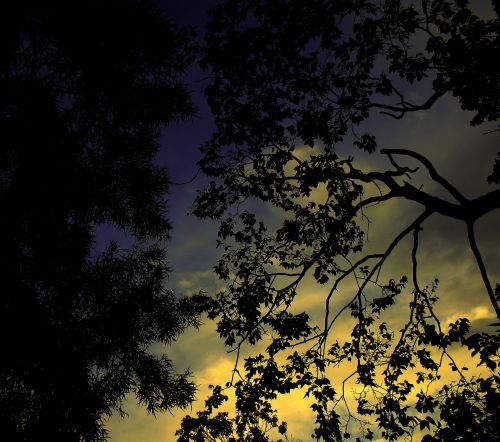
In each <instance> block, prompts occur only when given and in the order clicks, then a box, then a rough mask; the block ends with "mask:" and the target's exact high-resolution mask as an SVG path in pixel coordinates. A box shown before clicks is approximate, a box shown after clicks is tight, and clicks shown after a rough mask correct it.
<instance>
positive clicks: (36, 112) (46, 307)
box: [0, 0, 202, 441]
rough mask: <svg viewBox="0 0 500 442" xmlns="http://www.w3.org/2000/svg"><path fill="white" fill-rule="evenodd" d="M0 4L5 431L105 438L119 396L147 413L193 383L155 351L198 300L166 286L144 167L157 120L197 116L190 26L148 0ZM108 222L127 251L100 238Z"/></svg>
mask: <svg viewBox="0 0 500 442" xmlns="http://www.w3.org/2000/svg"><path fill="white" fill-rule="evenodd" d="M1 9H2V12H1V14H0V34H1V37H0V42H1V43H0V45H1V46H0V60H1V66H0V97H1V98H0V103H1V104H0V137H1V145H2V147H1V149H0V201H1V204H0V205H1V207H2V211H1V214H0V242H1V244H2V247H1V250H0V268H1V270H2V296H1V300H0V309H1V310H0V311H1V315H2V320H1V321H0V323H1V326H0V327H1V332H0V334H1V337H2V341H1V342H2V344H1V347H2V357H1V361H2V362H1V363H0V422H1V423H2V430H1V431H2V438H3V439H5V440H16V441H29V440H53V441H57V440H61V441H62V440H63V441H72V440H75V441H77V440H78V441H79V440H89V441H90V440H92V441H94V440H104V439H105V438H106V429H105V426H104V424H105V420H106V418H107V417H108V416H110V415H111V413H112V412H113V411H119V412H120V413H122V414H125V411H123V410H122V408H121V406H122V402H123V400H124V398H125V395H126V394H127V393H128V392H133V393H135V395H136V396H137V398H138V400H139V402H140V403H142V404H143V405H145V406H146V408H147V410H148V411H149V412H151V413H155V412H157V411H164V410H169V409H171V408H173V407H185V406H187V405H188V404H189V403H190V402H191V401H192V400H193V395H194V391H195V387H194V384H193V383H192V381H191V380H190V379H189V373H176V371H175V370H174V367H173V365H172V363H171V361H170V360H169V359H168V358H167V357H166V356H165V355H164V354H161V352H159V351H156V352H155V351H153V350H154V349H152V348H151V346H152V344H155V343H164V344H168V343H170V342H171V341H172V340H174V339H175V338H176V337H177V336H178V335H179V334H180V333H181V332H182V331H183V330H185V329H186V327H188V326H192V325H197V324H198V317H199V313H200V308H201V304H200V302H201V301H202V297H201V296H200V297H197V296H194V297H193V298H190V299H188V298H186V299H178V298H177V297H176V296H175V295H174V294H173V293H172V291H170V290H167V289H166V288H165V287H164V282H165V278H166V276H167V273H168V267H167V263H166V257H165V250H164V241H165V240H166V239H167V238H168V235H169V230H170V226H169V223H168V220H167V218H166V213H165V209H166V192H167V190H168V178H167V175H166V171H165V170H164V169H163V168H160V167H158V166H156V165H155V164H154V157H155V154H156V152H157V150H158V140H159V134H160V130H161V128H162V126H163V125H164V124H166V123H169V122H172V121H174V120H177V119H185V118H188V117H190V116H191V115H192V114H193V106H192V103H191V100H190V97H189V94H188V92H187V89H186V86H185V85H184V83H183V82H182V74H183V71H184V69H185V68H186V67H187V66H188V65H189V64H190V63H191V62H192V48H191V43H190V41H191V32H190V31H189V30H187V29H177V28H176V27H174V26H173V25H172V24H171V23H170V22H169V20H168V19H166V18H165V17H164V15H163V14H162V12H161V11H160V10H159V9H158V8H157V7H156V6H154V4H153V3H152V2H150V1H148V0H138V1H135V0H134V1H128V0H127V1H122V0H116V1H115V0H111V1H105V2H101V1H98V0H89V1H82V2H65V1H60V0H46V1H25V2H14V1H8V2H4V3H3V4H2V7H1ZM103 224H112V225H114V226H116V227H118V228H119V229H122V230H123V231H124V232H126V233H127V234H128V235H129V237H130V238H131V239H130V242H131V243H133V245H131V246H130V248H129V249H122V248H119V246H118V245H117V244H115V243H110V244H105V245H103V244H96V243H95V241H96V239H95V238H96V232H97V230H98V229H99V226H100V225H103ZM98 250H104V251H103V252H101V253H99V252H98Z"/></svg>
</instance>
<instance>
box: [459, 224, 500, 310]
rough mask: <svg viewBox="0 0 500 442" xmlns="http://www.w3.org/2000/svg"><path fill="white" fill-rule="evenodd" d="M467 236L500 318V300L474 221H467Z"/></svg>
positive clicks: (492, 303)
mask: <svg viewBox="0 0 500 442" xmlns="http://www.w3.org/2000/svg"><path fill="white" fill-rule="evenodd" d="M467 237H468V238H469V244H470V248H471V250H472V253H473V254H474V257H475V258H476V262H477V265H478V267H479V271H480V273H481V277H482V279H483V283H484V286H485V287H486V291H487V292H488V296H489V298H490V302H491V305H492V306H493V308H494V309H495V313H496V315H497V318H498V319H499V320H500V307H499V306H498V302H497V300H496V299H495V293H494V292H493V287H492V286H491V283H490V280H489V279H488V273H487V272H486V266H485V265H484V262H483V258H482V256H481V253H480V252H479V249H478V247H477V243H476V238H475V235H474V222H473V221H471V222H468V223H467Z"/></svg>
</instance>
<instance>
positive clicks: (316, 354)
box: [178, 0, 500, 441]
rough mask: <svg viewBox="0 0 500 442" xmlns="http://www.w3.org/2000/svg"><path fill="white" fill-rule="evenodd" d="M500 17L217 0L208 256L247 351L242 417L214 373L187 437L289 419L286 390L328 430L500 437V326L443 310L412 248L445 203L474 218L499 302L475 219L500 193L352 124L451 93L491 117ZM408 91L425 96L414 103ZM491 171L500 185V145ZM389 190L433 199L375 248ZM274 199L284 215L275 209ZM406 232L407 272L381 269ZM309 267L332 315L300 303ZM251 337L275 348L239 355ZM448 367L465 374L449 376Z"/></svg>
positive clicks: (381, 6)
mask: <svg viewBox="0 0 500 442" xmlns="http://www.w3.org/2000/svg"><path fill="white" fill-rule="evenodd" d="M499 30H500V20H499V19H498V15H496V14H495V12H494V11H493V8H492V9H491V11H490V18H480V17H479V16H478V15H477V14H476V13H475V10H474V5H471V4H469V2H467V1H464V0H457V1H451V0H422V1H416V2H404V1H399V0H386V1H382V2H379V1H369V0H360V1H342V0H338V1H333V0H331V1H330V0H308V1H303V0H275V1H267V0H243V1H240V0H227V1H223V2H222V3H221V4H220V5H219V6H217V7H216V8H215V9H214V11H213V15H212V19H211V21H210V23H209V25H208V30H207V33H206V36H205V55H204V60H203V63H204V64H203V66H204V67H205V68H206V69H207V70H208V71H210V73H211V76H212V77H211V78H212V80H211V83H210V85H209V86H208V87H207V89H206V94H207V98H208V100H209V103H210V105H211V107H212V110H213V112H214V115H215V121H216V126H217V129H216V132H215V134H214V136H213V137H212V139H211V140H210V141H209V142H208V143H207V144H206V145H205V146H204V147H203V153H204V157H203V159H202V160H201V162H200V166H201V169H202V170H203V171H204V172H205V173H206V174H207V175H208V176H211V177H213V181H212V182H211V183H210V185H209V186H208V188H207V189H206V190H205V191H204V192H202V193H201V194H200V195H199V197H198V198H197V200H196V203H195V212H196V213H197V214H198V215H199V216H200V217H212V218H216V219H219V220H220V229H219V246H220V247H221V248H222V249H223V252H224V253H223V256H222V258H221V259H220V261H219V262H218V264H217V266H216V268H215V271H216V273H217V274H218V276H219V277H220V278H221V279H222V280H224V281H226V282H227V288H226V290H224V291H223V292H221V293H220V294H219V295H218V297H217V299H216V302H215V303H214V306H213V308H212V311H211V316H212V317H213V318H214V319H216V321H217V324H218V332H219V333H220V335H221V337H222V338H223V339H224V340H225V343H226V344H227V345H228V346H230V347H232V348H233V349H234V351H235V354H236V355H237V356H236V364H235V370H234V373H233V376H232V380H231V381H230V382H229V383H228V385H227V386H226V387H224V388H227V389H233V390H234V393H235V396H236V415H235V416H234V418H233V419H230V418H229V417H228V415H227V413H226V412H224V413H218V412H217V408H219V407H220V404H222V403H223V402H224V400H225V398H226V397H227V392H226V391H225V389H221V388H220V387H217V386H216V387H214V396H213V398H212V401H209V402H208V403H207V404H208V405H207V409H206V410H205V411H203V412H199V413H198V415H197V416H196V417H187V418H186V419H185V420H184V422H183V426H182V428H181V429H180V430H179V432H178V435H179V440H180V441H188V440H202V439H203V438H207V439H209V438H210V437H212V438H215V439H218V440H219V439H220V440H225V439H224V438H226V439H227V440H235V439H236V440H268V439H269V438H270V437H271V436H270V434H271V433H269V430H270V429H273V428H274V429H275V430H277V431H278V433H281V434H285V433H286V424H285V423H281V424H280V421H279V418H278V416H279V415H278V413H277V411H276V410H275V409H274V405H273V400H274V399H275V398H276V397H277V396H279V395H283V394H287V393H289V392H291V391H292V390H296V389H299V390H301V391H302V392H304V393H305V395H306V396H307V397H309V398H310V399H311V401H312V405H311V408H312V409H313V411H314V412H315V415H316V422H315V425H314V433H313V437H314V438H316V439H318V440H325V441H333V440H344V439H346V440H348V439H350V438H357V439H356V440H372V439H373V438H374V437H380V436H381V437H383V438H385V439H387V440H397V439H401V438H411V437H412V435H417V434H419V432H420V434H424V435H425V436H424V439H425V440H498V432H497V431H496V428H498V426H499V422H498V413H497V412H496V411H495V410H498V405H499V403H500V402H499V399H500V392H499V385H498V383H499V379H500V378H499V377H498V357H499V343H500V341H499V336H498V332H497V331H496V330H495V329H496V328H498V324H496V327H495V328H492V327H489V329H488V330H483V331H480V332H474V333H471V332H470V322H469V320H468V319H467V318H459V319H457V320H456V321H454V322H453V323H451V324H444V323H443V324H442V323H441V319H440V318H439V317H438V315H437V314H436V308H435V307H436V305H437V304H436V303H438V296H437V293H438V292H437V281H434V282H433V283H429V284H428V286H424V285H421V283H420V282H419V272H418V269H419V266H418V265H419V258H418V251H419V235H420V232H421V230H422V229H423V226H424V225H425V222H426V221H427V220H428V219H429V218H432V217H433V216H435V214H440V215H444V216H445V217H448V218H449V219H453V220H459V221H460V222H463V224H464V225H465V227H466V229H467V235H468V241H469V244H470V249H471V251H472V253H473V254H474V257H475V259H476V262H477V266H478V274H479V275H480V277H481V279H482V281H483V282H484V287H485V292H486V293H485V295H484V296H485V299H486V300H488V302H489V304H490V305H491V308H492V310H493V311H494V314H495V315H496V316H497V318H499V319H500V308H499V306H498V302H499V296H500V292H499V286H498V285H497V286H496V289H495V288H494V285H493V284H492V283H491V282H490V280H489V278H488V272H487V269H486V266H485V264H484V261H483V259H482V256H481V253H480V251H479V249H478V247H477V244H476V239H475V233H474V223H475V222H476V221H477V220H478V219H480V218H481V217H482V216H484V215H485V214H487V213H491V212H492V211H494V210H498V208H499V207H500V190H498V189H497V188H495V189H493V190H491V191H490V192H488V193H485V194H484V195H481V196H479V197H478V198H475V199H469V198H466V197H465V196H464V195H463V194H462V193H461V192H460V191H459V190H458V189H457V188H456V187H455V186H454V185H453V184H451V183H450V182H449V181H447V180H446V179H445V178H444V177H443V176H442V175H441V174H440V173H439V172H438V171H437V170H436V169H435V168H434V166H433V164H432V163H431V161H429V159H427V158H426V157H425V156H424V155H422V153H420V152H417V151H412V150H408V149H403V148H402V149H385V150H384V149H381V150H380V151H379V148H378V146H377V138H376V137H375V135H374V133H372V132H370V131H367V132H366V133H358V132H359V131H360V127H361V126H364V127H365V128H366V127H369V126H367V125H366V124H364V123H366V122H369V118H370V117H371V116H373V115H374V114H375V113H377V114H378V113H382V114H385V115H386V117H387V118H388V119H395V120H401V119H404V118H406V117H407V116H408V114H411V113H414V112H417V111H419V112H424V111H426V110H428V109H430V108H431V107H432V106H434V105H435V103H436V102H437V101H438V100H439V99H440V98H441V97H443V96H445V95H453V96H454V97H456V100H457V102H458V104H459V106H460V107H461V109H463V110H464V111H469V112H470V115H471V121H470V123H471V124H472V125H481V124H484V123H490V124H491V123H492V122H493V123H497V122H498V120H499V117H500V95H499V92H500V87H499V86H500V71H499V67H498V64H495V63H492V60H494V59H497V58H499V56H500V33H499ZM413 91H418V95H419V96H422V94H423V93H426V94H427V95H426V96H425V98H424V99H423V100H421V101H418V102H414V101H413V100H412V99H411V98H410V97H412V92H413ZM418 95H417V96H418ZM346 143H352V146H353V149H352V150H351V152H352V154H353V155H354V156H355V155H356V149H358V150H361V151H365V152H368V153H371V154H373V156H375V154H376V153H380V154H382V156H385V157H386V158H387V159H388V162H389V164H390V169H389V170H387V169H385V170H381V171H380V169H379V170H377V168H375V170H373V169H372V170H368V169H367V170H364V169H363V168H360V167H359V166H357V165H356V163H355V161H354V158H353V156H343V155H342V154H341V153H340V152H341V150H339V149H338V147H339V146H341V145H345V144H346ZM344 147H345V146H344ZM473 148H474V146H471V149H473ZM408 160H410V161H408ZM491 161H492V162H493V161H494V158H492V159H491ZM414 163H417V164H418V166H419V167H420V169H423V170H425V171H426V172H427V173H428V176H429V179H430V180H432V181H433V183H434V184H435V187H436V186H437V187H440V188H441V189H442V190H443V191H444V192H445V193H446V194H447V197H445V198H443V197H442V196H441V194H432V193H428V192H427V191H426V189H423V188H422V187H421V186H418V185H413V184H412V183H411V182H410V179H411V178H412V176H413V175H414V174H415V172H416V169H413V168H410V167H408V166H406V165H405V164H414ZM375 164H376V165H377V164H379V162H376V163H375ZM480 179H483V180H485V179H488V181H489V182H490V183H492V184H493V183H497V184H498V160H497V162H496V163H495V164H494V167H493V171H492V173H491V175H490V176H489V177H486V176H485V177H480ZM431 188H432V187H431ZM318 194H319V195H322V197H321V198H318V197H317V195H318ZM396 199H406V200H409V201H412V202H414V203H416V205H417V206H421V212H420V214H419V215H418V216H415V218H414V220H413V221H411V222H409V223H408V225H407V226H406V227H403V228H402V229H401V231H399V232H398V233H397V234H395V235H394V237H393V238H392V239H391V240H390V241H389V243H388V244H387V245H386V246H385V249H383V250H381V251H376V252H371V251H370V252H365V251H364V250H365V249H364V248H365V245H366V228H367V227H366V226H367V223H366V222H365V221H364V220H365V219H366V216H367V215H366V213H367V210H368V209H369V208H370V207H371V206H372V205H374V204H379V205H380V204H385V203H386V202H388V201H390V200H396ZM262 203H263V204H262ZM265 207H268V208H269V207H271V208H272V210H273V213H274V214H279V216H280V217H281V220H282V222H281V225H279V226H277V227H275V226H274V225H273V224H275V220H273V221H272V222H271V224H269V223H268V222H267V221H269V219H266V216H265V213H266V212H265V211H266V209H265ZM392 207H394V206H392ZM267 218H268V217H267ZM405 238H408V240H409V241H411V243H412V247H410V250H411V253H410V256H408V260H409V263H410V266H411V267H410V268H411V275H409V277H406V276H403V277H401V278H400V277H399V276H398V277H397V278H394V279H392V278H388V279H387V280H385V281H384V280H382V278H381V277H380V276H379V275H380V274H381V273H380V272H381V270H382V269H383V267H384V264H385V263H386V261H387V260H388V259H389V258H390V257H391V255H393V253H394V251H395V250H396V249H397V247H398V245H400V243H401V242H402V241H403V240H405ZM349 278H353V279H354V280H355V281H356V282H357V284H358V285H357V288H356V289H354V290H352V289H351V290H352V291H346V290H347V289H344V287H345V285H343V284H344V283H345V282H346V281H347V280H348V279H349ZM311 279H313V280H314V281H315V282H316V283H317V284H318V285H320V286H323V287H324V299H323V305H324V309H323V313H322V317H321V319H320V320H319V321H318V318H317V317H316V318H313V317H312V312H308V311H307V310H302V309H303V305H304V303H307V301H304V300H303V299H302V297H303V296H304V291H305V289H304V285H305V281H306V280H309V281H310V280H311ZM401 299H409V301H406V302H407V314H406V319H405V320H404V323H403V324H402V326H401V327H399V328H397V329H392V328H391V325H390V324H388V323H387V322H386V321H387V318H390V317H391V315H390V312H391V308H394V307H393V306H394V305H395V304H396V303H398V302H402V301H401ZM298 305H301V306H302V307H298ZM346 316H347V317H350V319H345V317H346ZM341 320H343V324H346V323H349V322H350V324H351V327H352V328H351V333H350V337H349V338H348V339H346V340H344V341H342V340H341V339H339V338H337V337H336V336H335V333H333V332H332V330H334V329H335V327H336V325H337V324H338V323H339V321H341ZM335 330H336V331H337V334H338V333H339V329H338V328H336V329H335ZM245 344H250V345H253V344H258V345H260V346H261V347H260V348H263V347H264V348H265V351H263V352H262V353H260V354H257V355H255V356H251V357H247V358H245V360H244V362H242V361H240V360H239V355H240V351H241V350H242V348H243V347H242V346H243V345H245ZM457 347H461V348H462V350H465V351H467V352H469V357H470V359H469V360H470V362H471V364H473V365H475V362H474V360H473V358H472V357H473V356H476V357H479V359H480V370H479V371H476V372H475V374H473V375H467V371H466V370H465V369H464V368H463V367H462V366H460V365H459V364H457V363H456V362H455V360H454V358H453V351H452V349H454V348H455V349H456V348H457ZM245 351H248V350H245ZM445 367H450V368H451V371H452V372H454V373H456V374H457V377H456V379H440V376H441V373H442V372H443V370H444V368H445ZM342 369H344V371H342ZM336 370H337V371H336ZM339 370H340V371H339ZM481 370H482V371H481ZM346 371H347V372H348V373H349V374H348V375H345V373H346ZM338 373H344V374H343V375H339V374H338ZM339 376H340V377H339ZM348 381H350V382H353V385H355V386H356V389H355V393H352V390H349V388H348V387H347V385H348V384H347V382H348ZM351 385H352V384H351ZM214 404H215V406H214ZM278 411H279V410H278Z"/></svg>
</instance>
